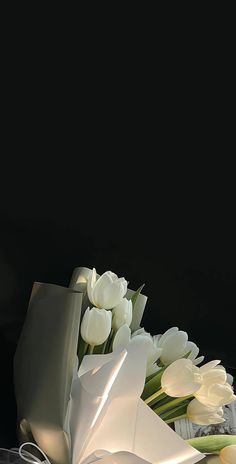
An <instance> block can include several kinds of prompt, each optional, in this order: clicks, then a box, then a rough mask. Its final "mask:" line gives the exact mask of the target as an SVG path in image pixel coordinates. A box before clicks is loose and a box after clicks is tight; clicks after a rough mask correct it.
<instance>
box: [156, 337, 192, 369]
mask: <svg viewBox="0 0 236 464" xmlns="http://www.w3.org/2000/svg"><path fill="white" fill-rule="evenodd" d="M187 340H188V334H187V333H186V332H183V331H178V332H173V333H171V334H170V335H169V337H167V338H166V339H165V340H164V342H163V343H162V344H161V345H160V344H159V346H161V347H162V349H163V351H162V355H161V361H162V362H163V364H165V365H168V364H171V363H172V362H174V361H176V360H177V359H179V358H182V357H183V353H184V352H185V347H186V343H187Z"/></svg>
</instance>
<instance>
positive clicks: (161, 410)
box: [154, 395, 192, 415]
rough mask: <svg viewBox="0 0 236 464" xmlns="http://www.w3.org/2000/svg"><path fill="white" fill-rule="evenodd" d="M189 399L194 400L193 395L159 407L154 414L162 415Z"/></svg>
mask: <svg viewBox="0 0 236 464" xmlns="http://www.w3.org/2000/svg"><path fill="white" fill-rule="evenodd" d="M188 398H192V395H189V396H182V397H181V398H175V399H174V400H171V401H169V402H168V403H166V404H163V406H159V407H158V408H156V409H154V412H155V413H156V414H158V415H160V414H161V413H162V412H165V411H167V410H168V409H170V408H172V407H173V406H176V405H179V404H181V403H183V402H184V401H185V400H187V399H188Z"/></svg>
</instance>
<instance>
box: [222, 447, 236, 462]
mask: <svg viewBox="0 0 236 464" xmlns="http://www.w3.org/2000/svg"><path fill="white" fill-rule="evenodd" d="M220 459H221V461H222V463H223V464H235V463H236V445H230V446H226V447H225V448H223V449H222V450H221V452H220Z"/></svg>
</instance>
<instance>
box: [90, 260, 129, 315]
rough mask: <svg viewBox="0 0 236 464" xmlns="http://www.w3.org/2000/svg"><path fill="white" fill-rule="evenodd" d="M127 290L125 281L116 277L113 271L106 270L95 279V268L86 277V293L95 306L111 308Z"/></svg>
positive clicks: (119, 301) (120, 299)
mask: <svg viewBox="0 0 236 464" xmlns="http://www.w3.org/2000/svg"><path fill="white" fill-rule="evenodd" d="M126 292H127V281H126V280H125V279H124V277H121V278H118V277H117V275H116V274H114V272H111V271H107V272H105V273H104V274H102V275H101V277H99V279H98V280H97V274H96V269H93V270H92V271H91V273H90V275H89V277H88V282H87V293H88V297H89V300H90V301H91V303H93V305H94V306H96V307H97V308H104V309H112V308H114V307H115V306H118V305H119V304H120V303H121V301H122V298H123V297H124V296H125V294H126Z"/></svg>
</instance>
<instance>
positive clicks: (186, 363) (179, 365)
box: [161, 358, 202, 398]
mask: <svg viewBox="0 0 236 464" xmlns="http://www.w3.org/2000/svg"><path fill="white" fill-rule="evenodd" d="M201 381H202V378H201V375H200V373H199V368H198V367H196V366H194V364H193V362H192V361H191V360H190V359H185V358H183V359H178V360H177V361H174V362H173V363H172V364H170V366H168V367H167V368H166V370H165V371H164V372H163V374H162V378H161V386H162V389H163V390H164V392H165V393H166V394H167V395H169V396H173V397H177V398H179V397H182V396H188V395H193V393H195V392H196V391H197V390H199V388H200V387H201Z"/></svg>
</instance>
